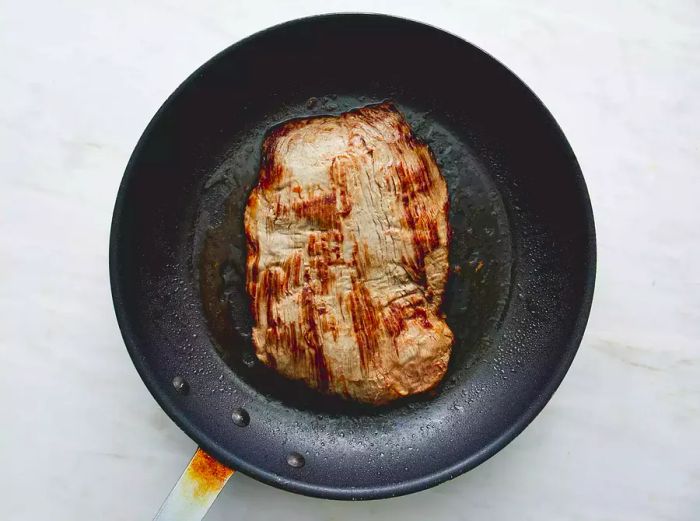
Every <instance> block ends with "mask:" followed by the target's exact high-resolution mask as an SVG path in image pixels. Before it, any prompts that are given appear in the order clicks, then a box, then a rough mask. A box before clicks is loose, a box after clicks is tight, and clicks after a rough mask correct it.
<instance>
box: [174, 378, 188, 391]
mask: <svg viewBox="0 0 700 521" xmlns="http://www.w3.org/2000/svg"><path fill="white" fill-rule="evenodd" d="M173 387H174V388H175V390H176V391H177V392H179V393H180V394H187V393H188V392H189V390H190V386H189V384H188V383H187V382H186V381H185V379H184V378H183V377H182V376H176V377H175V378H173Z"/></svg>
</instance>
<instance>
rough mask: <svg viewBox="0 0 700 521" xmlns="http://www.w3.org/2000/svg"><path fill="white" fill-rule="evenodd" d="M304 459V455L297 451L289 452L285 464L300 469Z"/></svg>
mask: <svg viewBox="0 0 700 521" xmlns="http://www.w3.org/2000/svg"><path fill="white" fill-rule="evenodd" d="M305 463H306V461H305V460H304V456H302V455H301V454H299V453H298V452H290V453H289V454H288V455H287V464H288V465H289V466H290V467H294V468H295V469H300V468H301V467H303V466H304V464H305Z"/></svg>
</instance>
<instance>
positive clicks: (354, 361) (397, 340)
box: [245, 103, 453, 404]
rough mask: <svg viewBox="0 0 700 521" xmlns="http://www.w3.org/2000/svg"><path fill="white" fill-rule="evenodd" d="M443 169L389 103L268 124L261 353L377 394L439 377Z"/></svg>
mask: <svg viewBox="0 0 700 521" xmlns="http://www.w3.org/2000/svg"><path fill="white" fill-rule="evenodd" d="M447 211H448V200H447V189H446V185H445V180H444V179H443V177H442V175H441V174H440V172H439V170H438V167H437V164H436V163H435V160H434V158H433V157H432V155H431V153H430V150H429V149H428V147H427V146H426V145H425V144H423V143H422V142H420V141H419V140H418V139H417V138H416V137H415V136H414V135H413V133H412V132H411V128H410V127H409V125H408V124H407V123H406V121H405V120H404V118H403V116H402V115H401V114H400V113H399V112H398V111H397V110H396V109H395V108H394V107H393V106H392V105H390V104H388V103H383V104H381V105H374V106H369V107H365V108H361V109H358V110H354V111H351V112H347V113H344V114H342V115H340V116H326V117H313V118H307V119H298V120H294V121H290V122H288V123H285V124H283V125H281V126H278V127H276V128H275V129H273V130H272V131H271V132H269V134H268V135H267V137H266V139H265V141H264V143H263V150H262V161H261V167H260V178H259V182H258V185H257V186H256V187H255V188H254V189H253V191H252V193H251V195H250V198H249V199H248V204H247V207H246V212H245V229H246V234H247V240H248V259H247V291H248V293H249V295H250V297H251V299H252V310H253V315H254V319H255V327H254V329H253V342H254V344H255V349H256V354H257V356H258V358H259V359H260V360H261V361H262V362H263V363H265V364H267V365H268V366H270V367H272V368H274V369H276V370H277V371H278V372H279V373H281V374H282V375H284V376H286V377H288V378H292V379H298V380H302V381H304V382H305V383H306V384H307V385H308V386H310V387H312V388H315V389H318V390H320V391H322V392H327V393H333V394H337V395H341V396H344V397H347V398H353V399H356V400H359V401H363V402H368V403H374V404H380V403H385V402H388V401H390V400H393V399H396V398H399V397H402V396H407V395H410V394H413V393H419V392H422V391H426V390H428V389H431V388H432V387H434V386H435V385H436V384H437V383H438V382H439V381H440V379H441V378H442V376H443V375H444V374H445V370H446V368H447V363H448V360H449V358H450V351H451V347H452V342H453V336H452V332H451V331H450V329H449V327H448V326H447V324H446V323H445V321H444V320H443V317H442V316H441V314H440V304H441V300H442V295H443V291H444V287H445V282H446V280H447V270H448V260H447V249H448V240H449V234H448V225H447Z"/></svg>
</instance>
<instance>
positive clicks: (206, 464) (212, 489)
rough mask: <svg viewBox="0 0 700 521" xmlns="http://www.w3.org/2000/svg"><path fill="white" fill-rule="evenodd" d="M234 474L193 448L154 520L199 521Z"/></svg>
mask: <svg viewBox="0 0 700 521" xmlns="http://www.w3.org/2000/svg"><path fill="white" fill-rule="evenodd" d="M233 473H234V471H233V470H232V469H230V468H228V467H227V466H225V465H223V464H221V463H219V462H218V461H217V460H215V459H214V458H212V457H211V456H210V455H209V454H207V453H206V452H204V451H203V450H202V449H200V448H197V452H195V453H194V456H193V457H192V460H190V463H189V465H187V468H186V469H185V471H184V472H183V473H182V476H180V479H179V480H178V481H177V483H175V486H174V487H173V489H172V490H171V491H170V494H168V497H167V498H165V501H164V502H163V505H162V506H161V507H160V510H158V513H157V514H156V517H154V518H153V520H154V521H195V520H197V521H201V520H202V519H203V518H204V516H205V515H206V513H207V511H208V510H209V507H211V505H212V503H214V500H215V499H216V496H218V495H219V492H221V490H222V489H223V488H224V485H225V484H226V482H227V481H228V478H230V477H231V476H232V475H233Z"/></svg>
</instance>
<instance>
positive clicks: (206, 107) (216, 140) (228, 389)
mask: <svg viewBox="0 0 700 521" xmlns="http://www.w3.org/2000/svg"><path fill="white" fill-rule="evenodd" d="M385 100H389V101H391V102H392V103H394V105H395V106H396V107H397V108H398V109H399V110H400V111H401V112H402V113H403V114H404V115H405V116H406V118H407V120H408V121H409V123H410V124H411V126H412V128H413V129H414V131H415V133H416V134H417V135H418V137H419V138H421V139H422V140H423V141H425V142H426V143H427V144H428V145H429V146H430V147H431V149H432V151H433V153H434V155H435V157H436V160H437V162H438V164H439V165H440V168H441V171H442V173H443V175H444V176H445V178H446V180H447V184H448V188H449V197H450V213H449V223H450V227H451V232H452V235H451V237H452V238H451V244H450V276H449V281H448V285H447V289H446V293H445V298H444V302H443V311H444V313H445V315H446V319H447V322H448V324H449V325H450V327H451V329H452V331H453V332H454V334H455V338H456V340H455V344H454V348H453V356H452V359H451V361H450V365H449V369H448V372H447V375H446V376H445V378H444V380H443V381H442V382H441V384H440V385H439V386H438V387H437V388H436V389H435V390H434V391H432V392H430V393H427V394H425V395H421V396H417V397H412V398H408V399H404V400H400V401H398V402H395V403H393V404H390V405H387V406H382V407H369V406H363V405H359V404H357V403H353V402H349V401H345V400H341V399H338V398H329V397H324V396H322V395H320V394H317V393H315V392H313V391H311V390H309V389H306V388H305V387H303V386H301V385H300V384H296V383H294V382H291V381H287V380H285V379H284V378H282V377H280V376H278V375H277V374H276V373H274V372H273V371H271V370H269V369H268V368H266V367H264V366H262V364H260V363H258V362H257V361H256V359H255V356H254V354H253V350H252V345H251V338H250V332H251V326H252V321H251V316H250V308H249V300H248V296H247V295H246V292H245V287H244V286H245V270H244V269H243V266H244V265H245V255H246V244H245V236H244V233H243V222H242V220H243V209H244V207H245V203H246V199H247V196H248V193H249V191H250V190H251V188H252V187H253V186H254V185H255V183H256V178H257V172H258V166H259V162H260V148H261V143H262V140H263V138H264V136H265V133H266V131H268V130H269V129H270V128H271V127H273V126H274V125H276V124H278V123H280V122H283V121H286V120H289V119H290V118H295V117H303V116H311V115H318V114H339V113H341V112H343V111H346V110H349V109H352V108H356V107H360V106H364V105H368V104H371V103H377V102H381V101H385ZM110 275H111V283H112V294H113V299H114V306H115V309H116V314H117V318H118V321H119V325H120V328H121V331H122V334H123V337H124V341H125V343H126V346H127V349H128V351H129V354H130V355H131V357H132V359H133V362H134V365H135V366H136V369H137V370H138V372H139V374H140V375H141V377H142V378H143V381H144V383H145V384H146V386H147V387H148V389H149V390H150V391H151V393H152V394H153V396H154V397H155V399H156V400H157V401H158V403H159V404H160V406H161V407H162V408H163V409H164V410H165V412H166V413H167V414H168V415H169V416H170V417H171V418H172V419H173V421H174V422H175V423H177V425H178V426H180V428H182V429H183V430H184V431H185V432H186V433H187V434H188V435H189V436H190V437H191V438H192V439H193V440H195V441H196V442H197V443H198V444H199V446H200V447H201V451H199V452H198V454H197V456H195V458H194V460H193V462H192V464H191V465H190V467H189V468H188V470H187V472H186V473H185V474H184V475H183V477H182V478H181V481H180V482H179V483H178V486H176V488H175V489H174V491H173V493H172V494H171V497H170V499H169V500H168V502H166V505H165V506H164V507H163V510H162V511H161V513H160V516H161V518H162V519H165V518H175V517H176V516H177V515H180V516H184V515H185V511H188V512H189V514H187V515H192V516H201V515H203V512H204V511H205V510H206V508H207V507H208V504H210V502H211V501H212V500H213V498H214V497H215V496H216V493H217V492H218V490H219V489H220V488H221V486H222V484H223V483H224V482H225V480H226V479H227V478H228V476H229V475H230V473H231V471H230V470H229V469H236V470H240V471H241V472H244V473H246V474H248V475H250V476H252V477H254V478H256V479H258V480H260V481H262V482H264V483H267V484H270V485H273V486H276V487H280V488H283V489H286V490H289V491H292V492H297V493H301V494H306V495H310V496H317V497H323V498H334V499H375V498H385V497H389V496H397V495H401V494H407V493H411V492H415V491H418V490H421V489H425V488H428V487H431V486H433V485H436V484H438V483H440V482H442V481H445V480H447V479H450V478H453V477H455V476H457V475H459V474H461V473H463V472H465V471H467V470H469V469H471V468H473V467H475V466H476V465H478V464H479V463H481V462H482V461H484V460H485V459H487V458H488V457H490V456H492V455H493V454H494V453H496V452H497V451H498V450H500V449H501V448H503V446H505V445H506V444H507V443H508V442H510V441H511V440H512V439H513V438H514V437H515V436H516V435H517V434H518V433H519V432H521V431H522V430H523V429H524V428H525V426H526V425H527V424H528V423H529V422H530V421H532V419H533V418H534V417H535V416H536V415H537V413H538V412H539V411H540V410H541V409H542V408H543V407H544V405H545V404H546V402H547V401H548V400H549V398H550V397H551V395H552V393H553V392H554V391H555V389H556V388H557V386H558V385H559V383H560V382H561V380H562V378H563V377H564V374H565V372H566V371H567V369H568V367H569V365H570V364H571V361H572V359H573V357H574V355H575V353H576V350H577V348H578V345H579V343H580V341H581V337H582V334H583V331H584V328H585V324H586V320H587V317H588V313H589V309H590V304H591V299H592V294H593V285H594V278H595V232H594V225H593V216H592V212H591V206H590V200H589V197H588V193H587V191H586V186H585V183H584V180H583V177H582V174H581V170H580V168H579V165H578V163H577V161H576V158H575V157H574V154H573V152H572V150H571V148H570V146H569V144H568V142H567V140H566V138H565V137H564V134H563V133H562V131H561V129H560V128H559V127H558V126H557V124H556V122H555V121H554V119H553V117H552V115H551V114H550V113H549V112H548V111H547V109H546V108H545V107H544V105H543V104H542V103H541V102H540V101H539V99H538V98H537V97H536V96H535V95H534V94H533V93H532V92H531V91H530V90H529V89H528V88H527V86H526V85H525V84H524V83H523V82H522V81H520V80H519V79H518V78H517V77H516V76H515V75H514V74H513V73H512V72H510V71H509V70H508V69H506V68H505V67H504V66H503V65H501V64H500V63H499V62H497V61H496V60H495V59H494V58H492V57H491V56H489V55H488V54H486V53H484V52H483V51H481V50H480V49H478V48H476V47H474V46H472V45H470V44H468V43H466V42H464V41H463V40H461V39H459V38H457V37H455V36H452V35H450V34H447V33H445V32H442V31H440V30H437V29H435V28H432V27H429V26H426V25H423V24H420V23H417V22H413V21H408V20H404V19H399V18H393V17H389V16H380V15H366V14H342V15H325V16H317V17H312V18H305V19H301V20H295V21H292V22H289V23H285V24H282V25H279V26H276V27H273V28H271V29H268V30H265V31H262V32H260V33H258V34H255V35H254V36H251V37H249V38H247V39H245V40H243V41H241V42H239V43H237V44H235V45H233V46H231V47H229V48H228V49H226V50H224V51H223V52H222V53H220V54H218V55H217V56H215V57H214V58H212V59H211V60H210V61H209V62H207V63H206V64H205V65H203V66H202V67H201V68H199V69H198V70H197V71H196V72H195V73H193V74H192V75H191V76H190V77H189V78H188V79H187V80H186V81H185V82H184V83H183V84H182V85H181V86H180V87H179V88H178V89H177V90H176V91H175V92H174V93H173V94H172V95H171V96H170V97H169V98H168V99H167V101H166V102H165V103H164V104H163V106H162V107H161V108H160V110H159V111H158V113H157V114H156V115H155V117H154V118H153V120H152V121H151V123H150V124H149V125H148V128H147V129H146V131H145V132H144V133H143V136H142V137H141V139H140V141H139V142H138V145H137V146H136V149H135V150H134V152H133V155H132V156H131V159H130V161H129V164H128V166H127V168H126V172H125V174H124V178H123V180H122V183H121V186H120V189H119V194H118V196H117V201H116V206H115V210H114V217H113V221H112V231H111V243H110ZM188 509H189V510H188ZM174 512H179V514H174ZM173 516H175V517H173Z"/></svg>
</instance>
